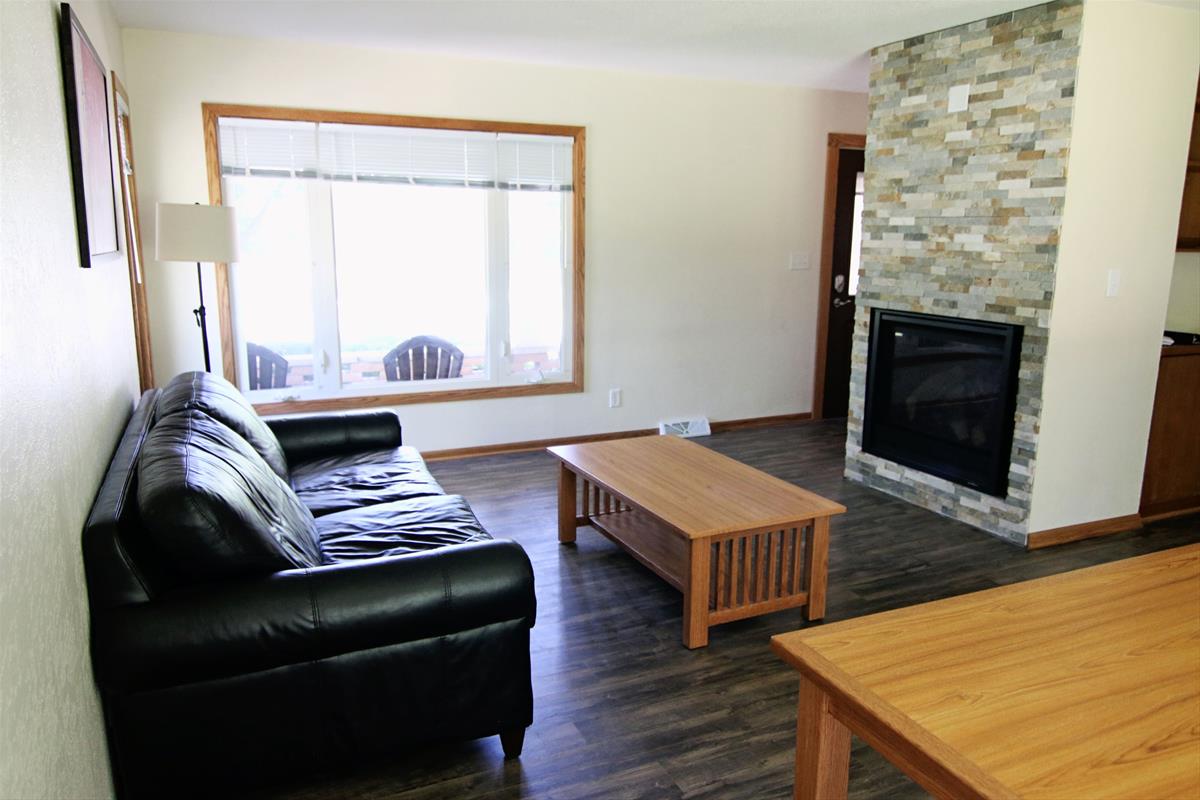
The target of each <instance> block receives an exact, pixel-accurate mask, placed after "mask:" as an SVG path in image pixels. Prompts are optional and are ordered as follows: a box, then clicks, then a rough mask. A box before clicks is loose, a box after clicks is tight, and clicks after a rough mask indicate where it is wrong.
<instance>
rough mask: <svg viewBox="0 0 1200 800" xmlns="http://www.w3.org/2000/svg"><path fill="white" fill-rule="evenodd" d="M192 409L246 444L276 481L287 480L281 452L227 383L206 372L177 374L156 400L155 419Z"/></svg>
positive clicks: (234, 387)
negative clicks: (259, 457)
mask: <svg viewBox="0 0 1200 800" xmlns="http://www.w3.org/2000/svg"><path fill="white" fill-rule="evenodd" d="M188 408H194V409H196V410H197V411H203V412H204V413H205V414H207V415H208V416H210V417H212V418H213V419H215V420H217V421H218V422H220V423H222V424H223V425H225V426H226V427H228V428H230V429H232V430H233V431H234V432H236V433H237V434H238V435H240V436H241V437H242V438H243V439H245V440H246V441H247V442H249V443H250V446H251V447H253V448H254V449H255V450H256V451H257V452H258V454H259V455H260V456H262V458H263V460H264V461H266V462H267V464H268V465H270V467H271V469H272V470H274V471H275V474H276V475H278V476H279V477H281V478H283V479H284V480H287V477H288V463H287V458H285V457H284V454H283V448H282V447H281V446H280V444H279V440H278V439H276V438H275V434H274V433H273V432H272V431H271V429H270V427H268V426H267V423H265V422H263V420H262V417H260V416H258V413H257V412H255V410H254V407H253V406H252V405H250V401H249V400H247V399H246V396H245V395H243V394H242V393H241V392H239V391H238V390H237V387H236V386H234V385H233V384H232V383H230V382H229V381H227V380H225V379H224V378H220V377H218V376H216V375H212V374H210V373H208V372H181V373H180V374H178V375H176V376H175V377H174V378H172V379H171V382H170V383H168V384H167V385H166V386H165V387H164V388H163V391H162V394H161V395H160V396H159V398H158V412H157V415H158V418H159V419H161V418H163V417H165V416H167V415H168V414H174V413H175V412H177V411H183V410H184V409H188Z"/></svg>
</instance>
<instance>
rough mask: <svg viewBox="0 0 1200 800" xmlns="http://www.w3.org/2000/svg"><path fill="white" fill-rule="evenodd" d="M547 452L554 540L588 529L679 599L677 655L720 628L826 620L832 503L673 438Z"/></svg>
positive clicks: (572, 538)
mask: <svg viewBox="0 0 1200 800" xmlns="http://www.w3.org/2000/svg"><path fill="white" fill-rule="evenodd" d="M549 450H550V452H551V453H552V454H553V455H555V456H556V457H557V458H558V459H559V460H560V461H561V462H562V463H561V469H560V471H559V493H558V498H559V508H558V521H559V526H558V539H559V541H560V542H564V543H566V542H573V541H575V529H576V528H577V527H580V526H584V525H591V526H592V527H594V528H595V529H596V530H597V531H599V532H600V533H602V534H603V535H605V536H606V537H608V538H609V539H611V540H612V541H614V542H616V543H617V544H619V545H620V546H621V547H623V548H624V549H625V550H627V551H628V552H629V553H630V554H631V555H633V556H634V558H636V559H637V560H638V561H640V562H641V563H642V564H644V565H645V566H647V567H648V568H649V569H651V570H652V571H653V572H655V573H656V574H658V575H659V576H660V577H662V578H663V579H664V580H665V581H667V582H668V583H669V584H671V585H672V586H674V587H675V588H676V589H679V590H680V591H681V592H683V601H684V602H683V605H684V609H683V629H684V630H683V642H684V644H685V645H686V646H687V647H691V648H695V647H703V646H705V645H706V644H708V629H709V628H710V627H711V626H713V625H719V624H721V623H724V622H731V621H733V620H737V619H744V618H746V617H751V616H757V615H759V614H767V613H770V612H773V611H780V610H782V609H785V608H794V607H798V606H806V616H807V617H808V618H809V619H819V618H820V617H821V616H822V615H823V614H824V598H825V582H826V564H827V559H828V546H829V517H830V515H832V514H840V513H842V512H843V511H845V508H844V507H843V506H842V505H841V504H839V503H835V502H833V501H831V500H827V499H825V498H823V497H821V496H820V495H816V494H813V493H812V492H809V491H807V490H805V489H802V488H800V487H799V486H796V485H794V484H791V483H788V482H787V481H784V480H780V479H779V478H775V477H772V476H770V475H767V474H766V473H764V472H760V471H759V470H756V469H754V468H753V467H750V466H747V465H745V464H742V463H741V462H738V461H735V460H733V459H731V458H728V457H727V456H723V455H721V454H719V453H717V452H714V451H712V450H709V449H708V448H706V447H702V446H700V445H698V444H696V443H695V442H689V441H686V440H684V439H679V438H676V437H671V436H653V437H638V438H633V439H619V440H614V441H607V442H594V443H589V444H581V445H564V446H560V447H551V448H549ZM579 484H582V487H580V486H579ZM580 489H582V491H580Z"/></svg>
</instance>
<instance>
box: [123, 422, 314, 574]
mask: <svg viewBox="0 0 1200 800" xmlns="http://www.w3.org/2000/svg"><path fill="white" fill-rule="evenodd" d="M137 480H138V511H139V513H140V515H141V519H142V524H143V525H144V526H145V528H146V531H147V535H148V539H149V541H150V542H151V544H152V545H153V546H154V547H155V548H156V549H157V550H158V551H159V552H160V553H161V554H162V556H163V557H164V559H165V560H166V561H167V562H168V563H169V564H170V565H171V567H172V568H173V569H174V570H175V571H176V572H177V573H179V574H181V575H184V576H187V577H190V578H193V579H199V580H211V579H216V578H225V577H231V576H234V575H241V574H256V573H257V574H262V573H267V572H275V571H278V570H284V569H292V568H295V567H313V566H317V565H319V564H321V563H322V560H321V550H320V546H319V544H318V541H317V530H316V522H315V520H314V519H313V516H312V514H311V513H309V510H308V509H307V508H305V506H304V504H303V503H301V502H300V500H299V498H297V497H296V495H295V494H294V493H293V492H292V490H291V488H290V487H289V486H288V485H287V484H286V483H285V482H284V481H283V479H282V478H280V477H279V476H278V475H276V474H275V473H274V472H273V471H272V470H271V468H270V467H269V466H268V465H267V463H266V462H265V461H263V460H262V458H261V457H260V456H259V455H258V453H257V452H255V450H254V449H253V448H252V447H251V446H250V445H249V444H248V443H247V442H246V440H245V439H243V438H242V437H241V436H239V435H238V434H236V433H234V432H233V431H232V430H230V429H229V428H227V427H225V426H224V425H222V424H221V423H220V422H218V421H216V420H214V419H213V418H212V417H209V416H208V415H207V414H204V413H203V412H201V411H196V410H186V411H178V412H176V413H173V414H169V415H167V416H166V417H163V418H162V419H160V420H158V422H157V423H156V424H155V425H154V427H153V428H152V429H151V430H150V433H149V435H147V437H146V441H145V442H144V443H143V445H142V452H141V455H140V457H139V459H138V475H137Z"/></svg>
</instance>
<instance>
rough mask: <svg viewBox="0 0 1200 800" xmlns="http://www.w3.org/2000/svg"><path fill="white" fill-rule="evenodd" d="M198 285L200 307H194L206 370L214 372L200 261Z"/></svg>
mask: <svg viewBox="0 0 1200 800" xmlns="http://www.w3.org/2000/svg"><path fill="white" fill-rule="evenodd" d="M196 286H198V287H199V289H200V307H199V308H193V309H192V313H193V314H195V315H196V324H197V325H198V326H200V343H201V344H202V345H203V346H204V371H205V372H212V363H211V362H210V361H209V358H208V321H207V319H206V318H205V313H204V279H203V278H202V277H201V275H200V262H199V261H197V262H196Z"/></svg>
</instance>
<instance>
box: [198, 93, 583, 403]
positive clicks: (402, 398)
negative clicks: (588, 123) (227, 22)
mask: <svg viewBox="0 0 1200 800" xmlns="http://www.w3.org/2000/svg"><path fill="white" fill-rule="evenodd" d="M201 112H202V116H203V120H204V153H205V164H206V169H207V173H208V202H209V203H210V204H211V205H222V192H221V157H220V152H219V147H220V144H219V138H218V135H217V121H218V120H219V119H220V118H221V117H241V118H244V119H272V120H286V121H293V122H327V123H345V124H351V125H382V126H391V127H403V128H434V129H441V130H458V131H487V132H491V133H526V134H535V135H540V136H569V137H571V138H572V139H573V141H574V147H573V150H572V173H573V178H572V196H573V208H572V223H571V224H572V237H573V238H572V242H571V247H572V259H573V263H572V276H573V285H572V287H571V321H572V322H571V339H572V342H571V380H569V381H547V382H545V383H526V384H518V385H512V386H481V387H475V388H470V389H447V390H442V391H428V392H403V393H395V394H370V395H360V396H357V397H327V398H315V399H311V400H284V401H279V402H269V403H255V404H254V408H255V410H257V411H258V412H259V413H260V414H283V413H293V412H308V411H340V410H345V409H353V408H377V407H381V406H383V407H386V406H395V405H407V404H410V403H451V402H456V401H459V400H483V399H487V398H499V397H531V396H535V395H550V394H572V393H577V392H582V391H583V385H584V381H583V375H584V358H583V342H584V330H583V297H584V295H583V281H584V265H583V254H584V246H583V242H584V226H583V223H584V177H585V175H584V172H585V164H586V150H585V146H586V145H585V139H586V129H585V128H584V127H583V126H581V125H545V124H541V123H532V122H496V121H490V120H474V119H453V118H447V117H410V116H403V115H398V114H371V113H362V112H354V111H328V110H319V109H309V108H286V107H280V106H254V105H237V104H230V103H203V104H201ZM215 269H216V279H217V311H218V316H219V319H220V335H221V363H222V366H223V370H224V375H225V378H226V379H227V380H228V381H229V382H230V383H233V384H234V385H237V377H238V362H237V352H236V348H235V346H234V344H235V341H236V340H235V338H234V335H233V307H232V305H231V302H230V291H229V265H228V264H223V263H218V264H216V265H215Z"/></svg>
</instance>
